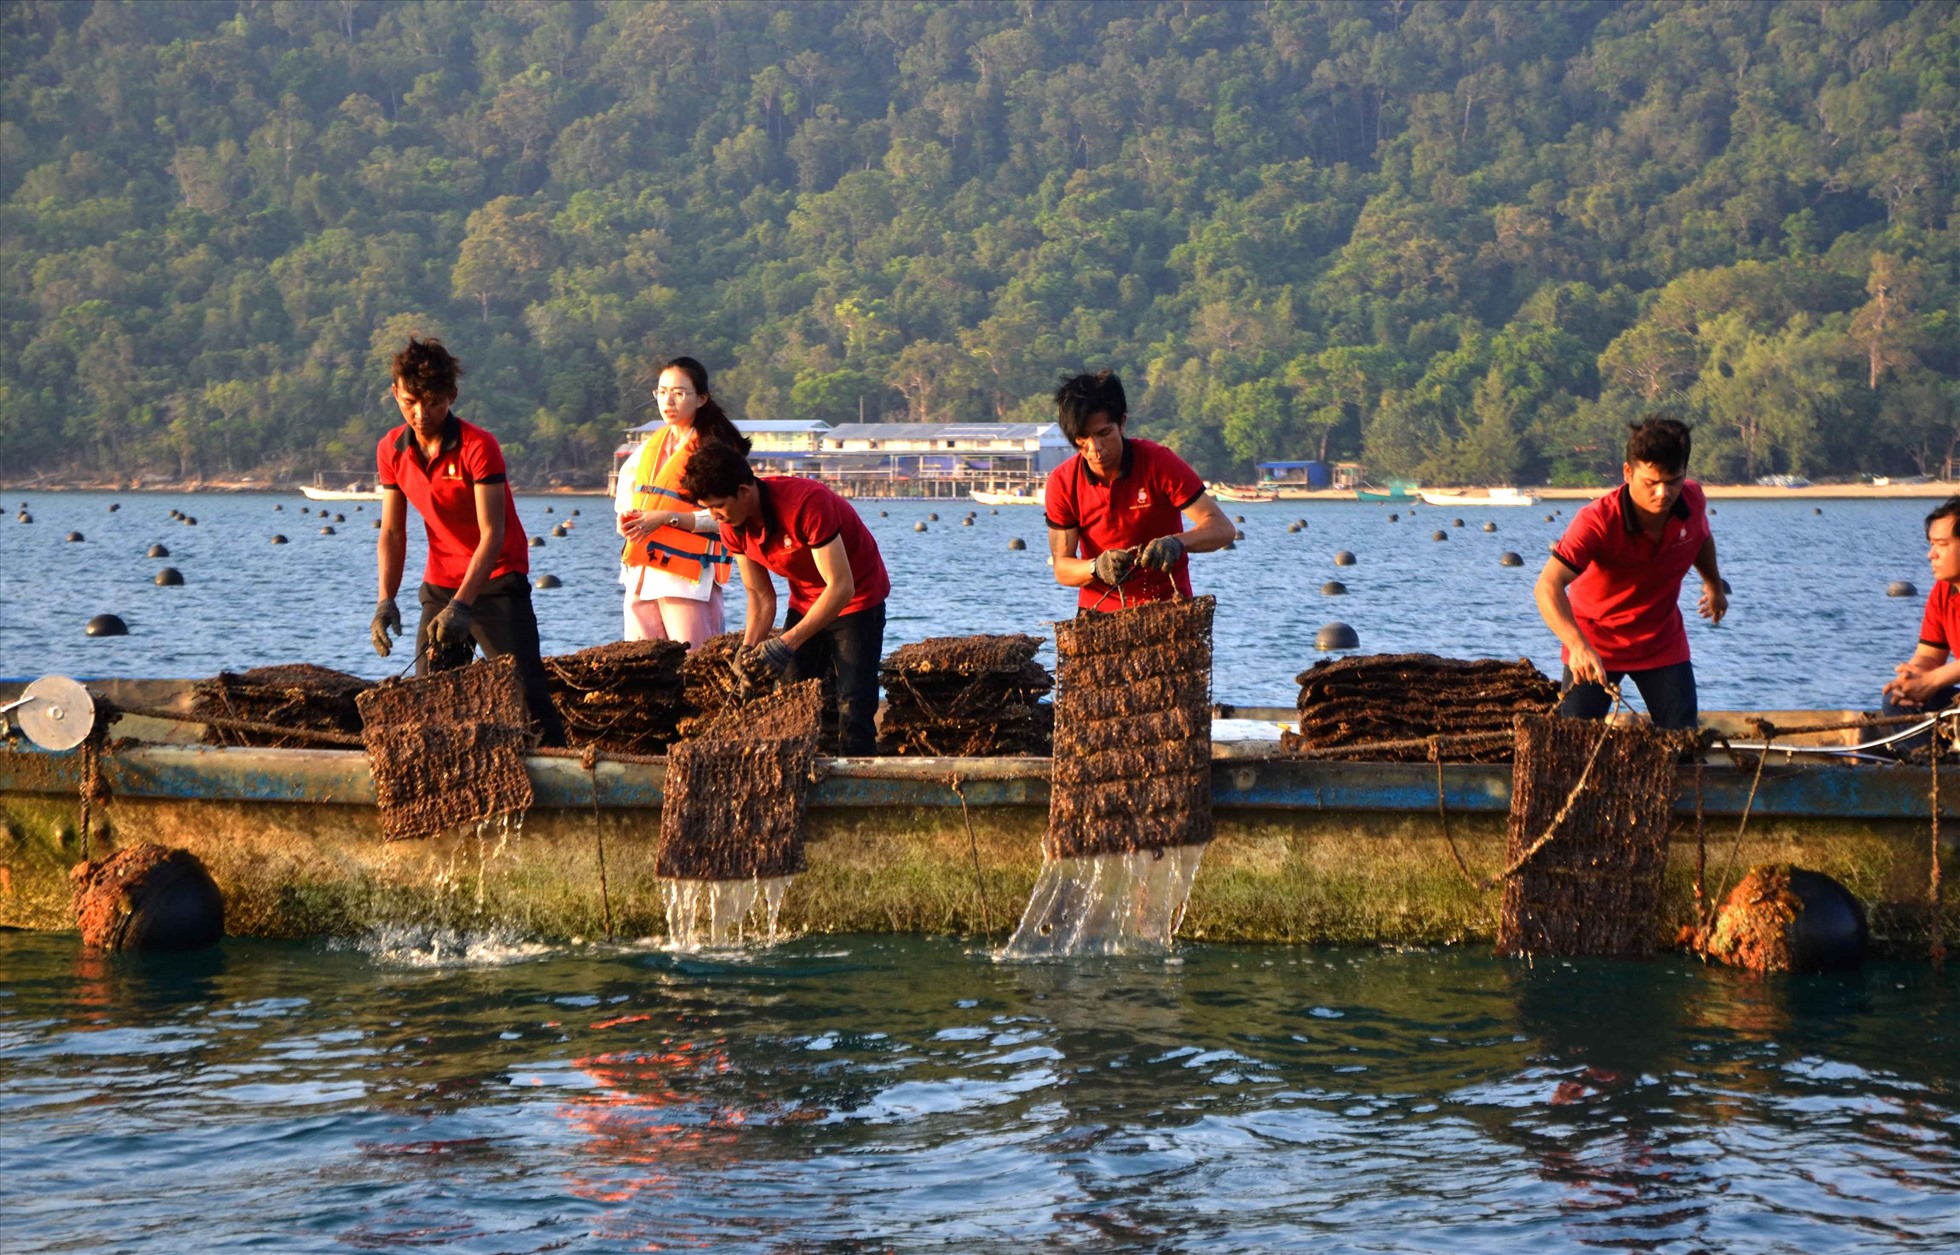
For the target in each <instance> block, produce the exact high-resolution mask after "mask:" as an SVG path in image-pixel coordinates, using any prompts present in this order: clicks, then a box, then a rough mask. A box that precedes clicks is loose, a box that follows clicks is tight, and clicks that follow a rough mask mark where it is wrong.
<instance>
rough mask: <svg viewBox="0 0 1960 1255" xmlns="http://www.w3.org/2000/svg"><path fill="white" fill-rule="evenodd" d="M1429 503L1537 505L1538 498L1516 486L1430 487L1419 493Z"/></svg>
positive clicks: (1454, 504)
mask: <svg viewBox="0 0 1960 1255" xmlns="http://www.w3.org/2000/svg"><path fill="white" fill-rule="evenodd" d="M1419 495H1420V496H1421V497H1422V499H1423V502H1424V503H1425V504H1427V505H1453V506H1510V505H1537V504H1538V498H1536V497H1534V496H1532V495H1531V494H1530V493H1528V492H1521V491H1519V490H1518V489H1516V488H1482V489H1464V490H1456V489H1443V488H1438V489H1428V488H1425V489H1423V490H1422V491H1421V493H1420V494H1419Z"/></svg>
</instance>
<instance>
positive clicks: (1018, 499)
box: [966, 487, 1047, 506]
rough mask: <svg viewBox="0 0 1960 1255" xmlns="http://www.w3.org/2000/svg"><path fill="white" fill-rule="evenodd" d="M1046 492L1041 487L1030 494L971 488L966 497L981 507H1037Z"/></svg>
mask: <svg viewBox="0 0 1960 1255" xmlns="http://www.w3.org/2000/svg"><path fill="white" fill-rule="evenodd" d="M1046 492H1047V490H1046V489H1045V488H1042V487H1037V488H1036V489H1035V490H1034V491H1032V492H1027V491H1022V490H1019V489H1016V490H1012V491H998V492H996V491H992V490H989V489H986V488H973V489H969V490H968V491H967V494H966V495H967V496H968V497H971V498H972V499H973V500H974V501H977V502H979V503H980V504H981V505H993V506H1000V505H1037V506H1038V505H1040V504H1041V503H1042V501H1043V499H1044V497H1045V496H1046Z"/></svg>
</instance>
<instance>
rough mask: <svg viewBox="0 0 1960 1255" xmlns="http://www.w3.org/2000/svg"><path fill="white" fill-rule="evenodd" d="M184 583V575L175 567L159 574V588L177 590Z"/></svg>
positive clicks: (170, 567) (164, 569)
mask: <svg viewBox="0 0 1960 1255" xmlns="http://www.w3.org/2000/svg"><path fill="white" fill-rule="evenodd" d="M183 582H184V573H183V572H182V571H179V570H178V569H177V568H176V567H174V566H167V567H165V568H163V570H161V571H158V572H157V586H158V587H159V588H176V587H177V586H178V585H180V584H182V583H183Z"/></svg>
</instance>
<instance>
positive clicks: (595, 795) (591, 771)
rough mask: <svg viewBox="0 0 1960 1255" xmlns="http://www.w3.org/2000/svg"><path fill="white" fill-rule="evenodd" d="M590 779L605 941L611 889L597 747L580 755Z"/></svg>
mask: <svg viewBox="0 0 1960 1255" xmlns="http://www.w3.org/2000/svg"><path fill="white" fill-rule="evenodd" d="M580 758H581V760H582V761H583V762H584V764H585V771H586V774H587V775H588V776H590V777H591V779H592V839H593V841H594V842H595V843H596V844H597V845H598V847H599V918H600V919H601V920H602V921H603V922H604V924H605V926H606V940H607V941H611V940H612V939H613V925H612V889H611V887H610V886H609V885H607V883H606V826H605V823H604V822H603V821H602V820H601V819H600V817H599V747H598V746H596V745H588V746H586V747H585V750H584V752H583V753H582V754H581V755H580Z"/></svg>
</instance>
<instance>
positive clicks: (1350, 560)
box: [1334, 549, 1354, 566]
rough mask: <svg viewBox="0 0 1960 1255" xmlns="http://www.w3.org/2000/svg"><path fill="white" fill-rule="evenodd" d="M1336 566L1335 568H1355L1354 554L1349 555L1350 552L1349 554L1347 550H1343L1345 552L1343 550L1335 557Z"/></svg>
mask: <svg viewBox="0 0 1960 1255" xmlns="http://www.w3.org/2000/svg"><path fill="white" fill-rule="evenodd" d="M1334 565H1335V566H1353V565H1354V555H1353V554H1351V553H1349V552H1348V551H1347V550H1345V549H1343V550H1341V551H1340V552H1339V553H1337V554H1335V555H1334Z"/></svg>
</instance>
